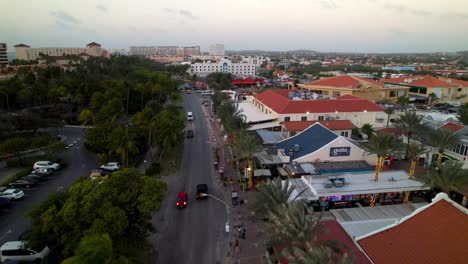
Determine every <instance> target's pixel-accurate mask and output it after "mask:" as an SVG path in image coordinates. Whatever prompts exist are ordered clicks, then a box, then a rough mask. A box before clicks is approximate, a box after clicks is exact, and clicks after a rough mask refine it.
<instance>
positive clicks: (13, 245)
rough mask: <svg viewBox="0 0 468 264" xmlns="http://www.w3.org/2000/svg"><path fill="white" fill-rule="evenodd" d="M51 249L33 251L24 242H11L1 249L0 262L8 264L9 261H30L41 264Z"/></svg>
mask: <svg viewBox="0 0 468 264" xmlns="http://www.w3.org/2000/svg"><path fill="white" fill-rule="evenodd" d="M49 252H50V250H49V248H48V247H44V248H39V249H32V248H28V246H27V245H26V243H25V242H23V241H10V242H6V243H5V244H3V245H2V247H0V262H2V263H7V262H8V261H15V260H16V261H28V262H32V261H34V262H36V263H40V262H41V261H42V259H44V258H45V257H46V256H47V255H49Z"/></svg>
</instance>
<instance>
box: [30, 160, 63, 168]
mask: <svg viewBox="0 0 468 264" xmlns="http://www.w3.org/2000/svg"><path fill="white" fill-rule="evenodd" d="M43 168H44V169H53V170H59V169H60V164H58V163H54V162H52V161H38V162H36V163H34V165H33V169H34V170H37V169H43Z"/></svg>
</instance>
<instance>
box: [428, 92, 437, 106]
mask: <svg viewBox="0 0 468 264" xmlns="http://www.w3.org/2000/svg"><path fill="white" fill-rule="evenodd" d="M428 97H429V101H428V102H427V104H428V105H433V104H434V103H435V102H437V100H438V99H439V98H438V97H437V94H435V93H434V92H432V93H430V94H428Z"/></svg>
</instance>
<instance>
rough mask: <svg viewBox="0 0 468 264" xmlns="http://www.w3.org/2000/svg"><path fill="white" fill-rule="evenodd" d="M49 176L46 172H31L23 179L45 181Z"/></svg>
mask: <svg viewBox="0 0 468 264" xmlns="http://www.w3.org/2000/svg"><path fill="white" fill-rule="evenodd" d="M46 178H47V175H45V174H29V175H26V176H23V177H21V179H26V180H32V181H37V182H38V181H43V180H45V179H46Z"/></svg>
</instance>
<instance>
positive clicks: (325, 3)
mask: <svg viewBox="0 0 468 264" xmlns="http://www.w3.org/2000/svg"><path fill="white" fill-rule="evenodd" d="M320 5H321V6H322V7H323V8H326V9H335V8H336V3H335V1H334V0H320Z"/></svg>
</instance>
